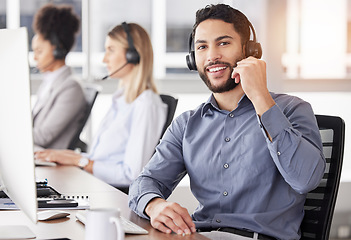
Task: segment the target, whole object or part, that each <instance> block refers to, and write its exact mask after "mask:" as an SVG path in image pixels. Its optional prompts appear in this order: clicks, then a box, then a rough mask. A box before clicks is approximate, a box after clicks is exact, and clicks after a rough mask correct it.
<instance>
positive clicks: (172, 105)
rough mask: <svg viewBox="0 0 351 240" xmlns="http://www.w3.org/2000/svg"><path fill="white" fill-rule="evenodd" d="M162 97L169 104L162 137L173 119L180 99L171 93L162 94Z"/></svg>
mask: <svg viewBox="0 0 351 240" xmlns="http://www.w3.org/2000/svg"><path fill="white" fill-rule="evenodd" d="M160 97H161V99H162V101H163V102H164V103H166V104H167V106H168V111H167V119H166V123H165V125H164V127H163V130H162V134H161V138H162V136H163V134H164V133H165V131H166V130H167V128H168V126H169V125H170V124H171V122H172V120H173V117H174V113H175V111H176V109H177V105H178V99H176V98H174V97H172V96H170V95H166V94H160Z"/></svg>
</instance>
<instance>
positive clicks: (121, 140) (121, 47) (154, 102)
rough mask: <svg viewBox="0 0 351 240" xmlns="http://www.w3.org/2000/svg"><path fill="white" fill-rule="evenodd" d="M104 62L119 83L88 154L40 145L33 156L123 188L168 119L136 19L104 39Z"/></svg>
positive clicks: (149, 152)
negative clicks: (81, 170) (82, 170)
mask: <svg viewBox="0 0 351 240" xmlns="http://www.w3.org/2000/svg"><path fill="white" fill-rule="evenodd" d="M103 61H104V63H105V64H106V65H107V69H108V72H109V76H111V77H112V78H118V79H120V87H119V89H118V90H117V91H116V92H115V93H114V95H113V97H112V104H111V107H110V109H109V111H108V112H107V114H106V116H105V118H104V119H103V121H102V123H101V125H100V128H99V130H98V132H97V134H96V137H95V138H94V141H93V143H92V145H91V148H90V151H89V153H88V154H78V153H75V152H74V151H71V150H44V151H39V152H36V155H35V156H36V158H37V159H41V160H45V161H50V162H57V163H59V164H64V165H74V166H79V167H81V168H83V169H84V170H86V171H87V172H90V173H92V174H94V175H95V176H96V177H98V178H100V179H102V180H103V181H105V182H107V183H109V184H111V185H113V186H115V187H118V188H120V189H127V188H128V186H129V184H130V183H131V181H132V180H134V179H135V178H136V177H137V176H138V174H139V173H140V172H141V170H142V168H143V166H144V165H145V164H146V163H147V162H148V161H149V159H150V158H151V156H152V154H153V153H154V151H155V146H156V145H157V143H158V142H159V139H160V136H161V132H162V129H163V126H164V124H165V121H166V115H167V105H166V104H164V103H163V102H162V100H161V98H160V96H159V95H158V93H157V89H156V86H155V83H154V79H153V50H152V45H151V41H150V38H149V35H148V34H147V32H146V31H145V30H144V29H143V28H142V27H141V26H139V25H138V24H135V23H129V24H127V23H122V24H121V25H118V26H116V27H114V28H113V29H112V30H111V31H110V32H109V33H108V35H107V37H106V41H105V56H104V60H103Z"/></svg>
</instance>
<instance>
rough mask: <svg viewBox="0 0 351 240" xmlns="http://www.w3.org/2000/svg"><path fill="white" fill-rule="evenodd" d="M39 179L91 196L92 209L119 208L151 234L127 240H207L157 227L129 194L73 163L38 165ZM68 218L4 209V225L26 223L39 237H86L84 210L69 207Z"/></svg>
mask: <svg viewBox="0 0 351 240" xmlns="http://www.w3.org/2000/svg"><path fill="white" fill-rule="evenodd" d="M36 176H37V178H47V179H48V183H49V185H50V186H52V187H54V188H55V189H56V190H57V191H59V192H60V193H61V194H64V195H66V196H88V197H89V202H90V207H91V208H102V207H103V208H119V209H120V210H121V215H122V216H124V217H125V218H127V219H130V220H131V221H132V222H134V223H136V224H138V225H139V226H141V227H143V228H145V229H146V230H148V231H149V234H148V235H126V239H127V240H145V239H150V240H167V239H169V240H173V239H182V240H189V239H191V240H205V239H208V238H206V237H204V236H202V235H200V234H197V233H195V234H192V235H188V236H178V235H176V234H164V233H161V232H159V231H157V230H155V229H153V228H152V227H151V225H150V223H149V221H147V220H145V219H142V218H140V217H139V216H137V215H136V214H135V213H134V212H132V211H131V210H130V209H129V208H128V196H127V195H126V194H124V193H122V192H121V191H119V190H117V189H115V188H114V187H112V186H110V185H108V184H106V183H105V182H103V181H101V180H100V179H98V178H96V177H94V176H92V175H91V174H89V173H87V172H85V171H83V170H81V169H79V168H77V167H71V166H57V167H36ZM67 211H69V212H70V213H71V215H70V216H69V217H68V218H65V219H57V220H52V221H47V222H45V221H39V222H38V223H37V224H34V223H32V222H31V221H30V220H29V219H28V218H27V217H26V216H25V215H24V213H22V212H21V211H0V225H26V226H28V227H29V228H30V229H31V230H32V231H33V232H34V233H35V234H36V236H37V239H47V238H60V237H61V238H63V237H67V238H70V239H72V240H83V239H84V225H83V224H81V223H80V222H79V221H77V220H76V218H75V213H76V212H77V211H81V210H67Z"/></svg>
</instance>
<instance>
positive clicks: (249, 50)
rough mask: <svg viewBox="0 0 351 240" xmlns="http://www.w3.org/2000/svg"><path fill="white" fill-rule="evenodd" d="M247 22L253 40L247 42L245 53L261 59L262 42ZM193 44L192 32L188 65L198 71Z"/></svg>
mask: <svg viewBox="0 0 351 240" xmlns="http://www.w3.org/2000/svg"><path fill="white" fill-rule="evenodd" d="M247 22H248V24H249V28H250V29H251V31H252V35H253V40H249V41H247V42H246V44H245V55H246V57H249V56H252V57H255V58H258V59H259V58H261V57H262V47H261V44H260V43H258V42H257V41H256V33H255V29H254V28H253V26H252V24H251V23H250V21H249V20H247ZM192 45H193V35H192V33H190V37H189V54H188V55H186V64H187V65H188V68H189V69H190V70H193V71H196V70H197V67H196V61H195V51H194V50H192Z"/></svg>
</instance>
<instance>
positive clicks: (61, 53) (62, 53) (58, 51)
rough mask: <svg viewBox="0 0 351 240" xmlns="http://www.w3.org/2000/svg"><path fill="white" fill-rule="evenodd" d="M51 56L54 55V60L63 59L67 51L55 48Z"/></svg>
mask: <svg viewBox="0 0 351 240" xmlns="http://www.w3.org/2000/svg"><path fill="white" fill-rule="evenodd" d="M52 54H53V55H54V58H55V59H65V57H66V55H67V51H66V50H64V49H62V48H59V47H56V48H55V49H54V51H53V53H52Z"/></svg>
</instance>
